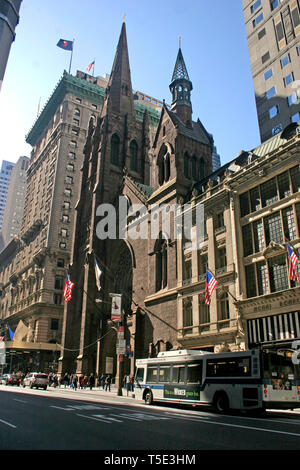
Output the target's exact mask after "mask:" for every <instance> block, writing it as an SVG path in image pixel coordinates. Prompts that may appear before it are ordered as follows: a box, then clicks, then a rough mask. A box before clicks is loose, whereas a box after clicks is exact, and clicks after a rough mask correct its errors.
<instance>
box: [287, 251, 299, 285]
mask: <svg viewBox="0 0 300 470" xmlns="http://www.w3.org/2000/svg"><path fill="white" fill-rule="evenodd" d="M287 250H288V260H289V278H290V280H291V281H297V282H300V279H299V276H298V273H297V263H298V261H299V259H298V257H297V256H296V254H295V252H294V251H293V250H292V248H291V247H290V245H288V244H287Z"/></svg>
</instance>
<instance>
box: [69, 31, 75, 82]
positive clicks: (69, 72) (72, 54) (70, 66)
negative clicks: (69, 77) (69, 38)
mask: <svg viewBox="0 0 300 470" xmlns="http://www.w3.org/2000/svg"><path fill="white" fill-rule="evenodd" d="M74 41H75V39H73V44H72V51H71V57H70V65H69V74H70V73H71V65H72V58H73V49H74Z"/></svg>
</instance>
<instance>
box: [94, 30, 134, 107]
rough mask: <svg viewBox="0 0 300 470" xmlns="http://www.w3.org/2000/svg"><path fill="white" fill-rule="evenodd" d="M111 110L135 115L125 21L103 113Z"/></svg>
mask: <svg viewBox="0 0 300 470" xmlns="http://www.w3.org/2000/svg"><path fill="white" fill-rule="evenodd" d="M109 110H110V111H113V112H115V113H117V114H121V115H124V114H127V113H128V114H131V115H132V116H134V103H133V96H132V85H131V74H130V67H129V54H128V47H127V36H126V26H125V22H123V24H122V29H121V34H120V37H119V42H118V45H117V50H116V54H115V59H114V63H113V66H112V70H111V75H110V79H109V82H108V86H107V89H106V98H105V101H104V105H103V108H102V113H101V115H102V116H104V115H105V114H106V113H107V112H108V111H109Z"/></svg>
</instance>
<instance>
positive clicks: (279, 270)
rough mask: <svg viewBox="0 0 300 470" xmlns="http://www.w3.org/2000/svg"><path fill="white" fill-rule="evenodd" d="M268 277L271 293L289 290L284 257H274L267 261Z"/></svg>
mask: <svg viewBox="0 0 300 470" xmlns="http://www.w3.org/2000/svg"><path fill="white" fill-rule="evenodd" d="M269 275H270V288H271V292H277V291H280V290H285V289H288V288H289V281H288V275H287V265H286V258H285V256H276V257H275V258H271V259H270V260H269Z"/></svg>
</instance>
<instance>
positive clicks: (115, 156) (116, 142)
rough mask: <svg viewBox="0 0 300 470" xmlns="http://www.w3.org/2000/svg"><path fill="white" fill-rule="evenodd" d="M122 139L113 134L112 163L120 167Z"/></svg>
mask: <svg viewBox="0 0 300 470" xmlns="http://www.w3.org/2000/svg"><path fill="white" fill-rule="evenodd" d="M119 151H120V138H119V136H118V135H117V134H113V135H112V137H111V141H110V162H111V163H113V164H114V165H119Z"/></svg>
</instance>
